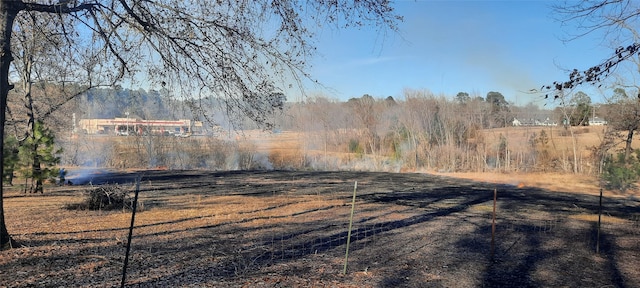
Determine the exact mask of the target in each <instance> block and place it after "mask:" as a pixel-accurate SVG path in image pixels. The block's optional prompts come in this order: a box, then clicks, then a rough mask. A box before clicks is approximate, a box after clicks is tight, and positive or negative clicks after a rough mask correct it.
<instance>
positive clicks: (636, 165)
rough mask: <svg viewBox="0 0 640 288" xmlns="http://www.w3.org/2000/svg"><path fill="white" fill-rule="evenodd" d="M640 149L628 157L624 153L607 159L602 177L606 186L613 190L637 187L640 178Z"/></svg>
mask: <svg viewBox="0 0 640 288" xmlns="http://www.w3.org/2000/svg"><path fill="white" fill-rule="evenodd" d="M639 156H640V150H636V151H634V153H633V154H631V155H629V157H628V158H627V159H625V157H624V153H618V154H617V155H616V156H615V157H613V156H610V157H608V158H607V159H605V163H604V171H603V175H602V179H603V180H604V181H605V187H606V188H607V189H612V190H620V191H626V190H628V189H632V188H635V186H636V185H635V183H636V182H637V181H638V179H639V178H640V160H639V158H640V157H639Z"/></svg>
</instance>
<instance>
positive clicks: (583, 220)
mask: <svg viewBox="0 0 640 288" xmlns="http://www.w3.org/2000/svg"><path fill="white" fill-rule="evenodd" d="M85 172H87V171H85ZM89 172H91V173H90V174H88V173H85V174H87V175H86V176H85V177H84V178H83V179H80V174H78V173H76V174H75V176H73V175H74V174H73V173H71V172H70V178H72V180H73V181H75V184H83V185H73V186H65V187H57V188H54V189H53V190H51V191H49V192H46V193H45V194H42V195H40V194H38V195H31V194H30V195H24V194H21V193H19V192H17V191H14V192H11V191H10V192H8V193H6V195H5V197H6V198H5V217H6V221H7V224H8V229H9V231H10V233H11V234H12V235H14V237H15V239H16V240H18V241H19V242H20V243H21V244H23V247H20V248H16V249H11V250H6V251H0V287H113V286H119V285H120V282H121V280H122V271H123V264H124V260H125V257H124V256H125V246H126V239H127V235H128V233H129V230H128V227H129V224H130V221H131V213H130V212H127V211H111V212H107V211H77V210H67V209H65V208H64V207H65V205H68V204H73V203H78V202H81V201H82V200H83V191H85V190H86V189H87V188H88V187H90V185H100V184H103V183H105V182H109V183H116V182H117V183H123V184H121V185H123V186H125V187H130V188H131V189H132V191H133V187H134V185H133V184H131V183H132V181H133V180H134V179H135V178H136V177H137V176H140V177H141V179H142V180H141V185H140V188H141V192H140V212H139V213H138V214H136V218H135V229H134V231H133V240H132V244H131V254H130V257H129V262H128V269H127V274H126V285H127V286H128V287H640V272H638V267H640V241H639V240H640V202H638V201H637V200H636V198H634V197H618V196H616V197H614V196H615V195H610V194H607V195H606V196H607V197H605V198H604V200H603V205H604V210H603V217H602V226H601V228H602V229H601V232H600V238H599V241H598V240H597V239H598V237H597V234H598V233H597V231H598V229H597V219H598V216H597V215H598V200H599V199H598V197H597V196H596V195H593V194H594V193H593V191H591V192H590V193H575V192H576V191H569V192H573V193H566V192H558V191H551V190H545V189H542V188H537V187H534V186H533V185H534V184H535V183H533V180H523V179H524V178H522V177H524V176H522V177H521V179H514V177H510V178H509V179H507V180H508V181H504V180H502V181H501V180H500V179H497V178H495V179H489V180H490V181H487V182H476V181H471V180H463V179H456V178H451V177H447V176H442V175H432V174H425V173H399V174H396V173H373V172H289V171H242V172H241V171H238V172H204V171H141V172H116V171H110V172H102V173H95V171H89ZM467 176H468V175H467ZM73 177H76V178H73ZM468 177H471V176H468ZM535 178H536V177H534V179H535ZM538 178H539V177H538ZM356 181H357V189H356V191H357V197H356V202H355V210H354V211H355V212H354V218H353V227H352V228H353V229H352V232H351V238H350V239H351V243H350V247H349V255H348V262H347V263H348V267H347V273H346V275H343V273H342V272H343V269H344V263H345V250H346V242H347V235H348V228H349V216H350V213H351V200H352V197H353V196H352V195H353V191H354V186H355V185H354V184H355V182H356ZM89 182H90V183H91V184H88V183H89ZM527 182H528V183H527ZM494 190H495V191H497V207H496V208H497V209H496V215H497V221H496V225H495V236H494V240H493V241H492V214H493V213H492V211H493V197H494ZM565 190H567V189H565ZM568 190H571V188H568ZM596 194H597V193H596ZM492 243H494V244H493V245H492ZM597 246H598V247H599V250H600V251H599V252H600V253H599V254H597V253H596V247H597ZM492 251H493V253H492Z"/></svg>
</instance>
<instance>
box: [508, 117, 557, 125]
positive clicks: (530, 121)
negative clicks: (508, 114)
mask: <svg viewBox="0 0 640 288" xmlns="http://www.w3.org/2000/svg"><path fill="white" fill-rule="evenodd" d="M511 124H512V125H513V126H558V123H556V122H552V121H551V120H549V118H547V119H546V120H544V121H540V120H538V119H533V118H531V119H524V120H522V121H521V120H518V119H517V118H513V121H512V122H511Z"/></svg>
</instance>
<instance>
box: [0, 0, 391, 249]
mask: <svg viewBox="0 0 640 288" xmlns="http://www.w3.org/2000/svg"><path fill="white" fill-rule="evenodd" d="M22 13H35V14H34V15H36V17H49V16H50V20H51V21H52V25H54V26H55V27H56V28H57V31H58V32H59V33H60V34H62V35H63V36H64V37H63V39H64V45H63V47H68V48H69V49H70V51H72V52H73V53H70V54H69V56H68V57H72V59H74V60H77V61H73V62H74V63H75V64H76V68H77V69H74V71H75V74H77V75H73V74H69V75H66V76H67V77H69V79H67V80H73V79H74V78H79V79H86V80H85V81H87V82H88V84H89V86H96V85H111V84H114V83H116V82H118V81H119V80H121V79H123V78H124V77H127V76H129V77H131V78H130V79H132V81H137V80H138V79H144V80H143V81H147V82H148V83H156V84H159V85H162V86H165V87H169V88H171V89H174V90H176V91H178V92H176V93H181V94H182V95H185V97H188V98H192V99H193V98H206V97H215V98H220V99H223V100H224V101H222V103H224V104H225V106H226V107H227V108H229V109H228V111H230V112H231V113H242V114H245V115H247V116H249V117H251V118H252V119H254V120H255V121H257V122H261V123H266V124H268V123H267V116H268V115H269V114H270V113H273V112H274V111H276V110H278V109H281V108H282V106H283V103H284V100H285V99H282V97H281V95H280V94H279V93H276V92H282V91H280V90H282V87H283V86H288V85H289V84H290V85H295V86H298V87H300V86H301V85H300V84H301V82H300V81H301V79H303V78H305V77H306V78H310V75H309V74H308V73H307V72H306V71H307V68H308V64H307V61H308V59H309V58H310V57H312V56H313V54H314V53H315V51H316V49H315V47H314V30H313V29H311V28H310V27H323V26H328V25H330V26H333V27H337V28H342V27H348V26H362V25H369V24H372V25H377V26H378V27H379V28H383V29H391V30H395V29H397V26H396V24H397V22H398V21H399V20H401V18H400V17H399V16H397V15H395V13H394V11H393V8H392V7H391V4H390V3H389V1H376V0H367V1H354V2H349V1H345V2H339V1H326V0H316V1H311V0H309V1H284V0H282V1H272V0H269V1H267V0H257V1H254V0H239V1H238V0H226V1H225V0H221V1H215V2H212V1H205V0H187V1H176V0H155V1H153V0H152V1H149V0H110V1H109V0H108V1H95V0H85V1H82V0H80V1H65V2H57V1H55V2H54V1H50V0H41V1H36V0H34V1H24V0H0V20H1V21H0V30H1V31H2V33H1V34H0V43H2V47H1V49H2V51H1V53H0V109H1V110H2V111H5V110H6V104H7V95H8V92H9V90H11V89H12V88H13V85H12V84H10V82H9V81H10V71H11V65H12V61H13V60H14V58H13V56H12V53H11V39H12V37H13V32H14V23H15V20H16V18H17V17H18V16H19V15H21V14H22ZM46 15H49V16H46ZM81 55H85V56H82V57H80V56H81ZM87 55H89V56H91V57H86V56H87ZM141 59H145V60H148V61H141ZM74 76H78V77H74ZM134 76H137V77H134ZM144 76H147V77H146V78H145V77H144ZM274 95H277V97H275V98H274ZM0 114H1V115H2V118H0V132H1V133H3V134H4V123H5V115H4V113H0ZM0 148H2V147H0ZM0 151H2V149H0ZM0 158H2V157H0ZM0 192H1V190H0ZM1 194H2V193H0V199H2V195H1ZM0 201H1V200H0ZM2 204H3V203H2V202H0V209H3V208H2V207H3V205H2ZM12 242H13V241H12V240H11V238H10V236H9V233H8V232H7V229H6V226H5V222H4V210H0V247H2V248H6V247H8V246H11V245H13V244H14V243H12Z"/></svg>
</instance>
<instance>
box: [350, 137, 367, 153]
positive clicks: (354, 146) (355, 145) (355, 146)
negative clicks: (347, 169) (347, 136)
mask: <svg viewBox="0 0 640 288" xmlns="http://www.w3.org/2000/svg"><path fill="white" fill-rule="evenodd" d="M349 152H350V153H356V154H363V153H364V149H363V148H362V146H360V141H358V140H357V139H351V140H349Z"/></svg>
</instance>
